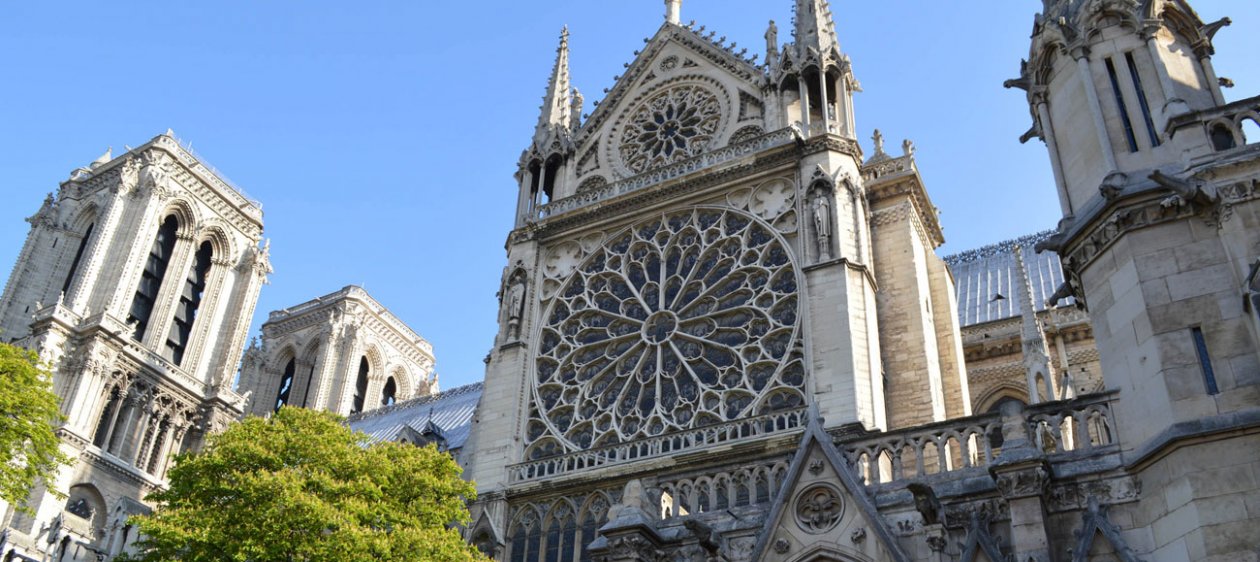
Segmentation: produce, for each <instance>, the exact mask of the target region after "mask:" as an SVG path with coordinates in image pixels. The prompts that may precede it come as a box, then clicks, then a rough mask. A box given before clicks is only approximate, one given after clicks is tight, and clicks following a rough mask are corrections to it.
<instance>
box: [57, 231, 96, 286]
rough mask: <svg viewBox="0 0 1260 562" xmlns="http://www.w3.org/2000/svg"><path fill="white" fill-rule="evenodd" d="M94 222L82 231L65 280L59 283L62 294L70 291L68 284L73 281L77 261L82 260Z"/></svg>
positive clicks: (77, 269)
mask: <svg viewBox="0 0 1260 562" xmlns="http://www.w3.org/2000/svg"><path fill="white" fill-rule="evenodd" d="M95 226H96V225H95V224H89V225H88V227H87V230H85V231H83V239H82V240H79V249H78V250H75V252H74V261H71V262H70V270H69V271H67V272H66V282H65V283H62V285H61V292H62V294H67V293H69V292H70V284H71V283H74V274H75V273H77V272H78V271H79V262H80V261H82V260H83V251H84V250H86V249H87V244H88V239H90V238H91V237H92V228H94V227H95Z"/></svg>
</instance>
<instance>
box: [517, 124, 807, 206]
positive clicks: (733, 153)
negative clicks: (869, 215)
mask: <svg viewBox="0 0 1260 562" xmlns="http://www.w3.org/2000/svg"><path fill="white" fill-rule="evenodd" d="M800 134H801V133H800V131H799V130H797V129H794V128H791V127H789V128H785V129H779V130H777V131H772V132H770V133H766V134H764V135H761V136H758V137H754V138H751V139H748V140H746V141H743V142H737V143H733V144H731V145H728V146H726V147H724V148H720V149H718V150H714V151H712V152H706V153H704V154H701V155H699V156H695V157H693V158H688V159H686V160H683V161H681V162H678V163H676V164H673V165H670V166H666V167H664V168H660V169H656V170H652V171H650V172H646V173H643V174H639V175H637V176H631V177H629V178H626V179H623V180H621V181H618V182H616V183H610V184H607V185H603V186H600V187H596V188H592V189H588V190H586V191H583V192H581V193H578V194H577V195H573V196H570V197H565V198H564V199H558V200H556V201H552V202H551V203H548V204H546V205H543V206H542V207H539V208H538V210H537V216H535V217H533V219H532V220H535V221H538V220H543V219H546V218H549V217H553V216H556V215H559V214H562V213H567V212H569V211H573V210H576V209H579V208H582V207H586V206H588V205H593V204H595V203H598V202H600V201H604V200H607V199H612V198H613V197H617V196H620V195H625V194H627V193H631V192H634V191H639V190H642V189H646V188H648V187H651V186H654V185H657V184H660V183H663V182H666V181H669V180H672V179H674V178H679V177H682V176H685V175H688V174H691V173H694V172H698V171H701V170H704V169H707V168H711V167H713V166H716V165H718V164H723V163H727V162H731V161H734V160H738V159H740V158H744V157H745V156H749V155H752V154H756V153H758V152H761V151H763V150H767V149H771V148H775V147H778V146H783V145H787V144H791V143H792V142H795V141H796V140H797V139H798V138H800Z"/></svg>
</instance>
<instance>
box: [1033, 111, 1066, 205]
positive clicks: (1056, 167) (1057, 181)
mask: <svg viewBox="0 0 1260 562" xmlns="http://www.w3.org/2000/svg"><path fill="white" fill-rule="evenodd" d="M1034 99H1035V100H1036V101H1035V102H1034V104H1035V105H1036V106H1037V119H1038V121H1040V122H1041V136H1042V138H1043V139H1044V140H1045V142H1046V148H1048V149H1050V150H1049V152H1050V169H1051V170H1052V171H1053V172H1054V185H1055V187H1058V188H1059V206H1060V207H1061V209H1062V211H1063V216H1065V217H1067V216H1072V215H1073V214H1075V213H1076V211H1075V210H1074V209H1073V208H1072V198H1071V196H1070V195H1068V191H1067V180H1065V179H1064V177H1063V159H1062V157H1061V156H1060V155H1059V141H1058V137H1057V136H1056V135H1055V134H1054V122H1053V121H1052V120H1051V119H1050V107H1049V106H1048V105H1047V101H1046V93H1045V89H1044V88H1042V90H1041V91H1039V92H1037V93H1036V94H1035V95H1034Z"/></svg>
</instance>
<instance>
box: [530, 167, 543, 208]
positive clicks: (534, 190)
mask: <svg viewBox="0 0 1260 562" xmlns="http://www.w3.org/2000/svg"><path fill="white" fill-rule="evenodd" d="M542 171H543V167H542V162H539V161H538V160H534V161H533V162H530V163H529V205H530V209H531V210H532V209H533V208H534V207H537V206H538V192H539V191H540V190H541V189H542Z"/></svg>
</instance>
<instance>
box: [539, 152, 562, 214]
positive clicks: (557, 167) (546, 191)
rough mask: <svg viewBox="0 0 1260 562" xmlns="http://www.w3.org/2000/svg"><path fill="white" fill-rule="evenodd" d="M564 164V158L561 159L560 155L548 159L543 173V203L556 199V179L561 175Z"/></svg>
mask: <svg viewBox="0 0 1260 562" xmlns="http://www.w3.org/2000/svg"><path fill="white" fill-rule="evenodd" d="M563 165H564V160H563V159H561V158H560V156H558V155H556V156H552V157H551V158H548V159H547V167H546V169H545V170H544V173H543V186H542V195H543V199H542V201H541V203H542V204H543V205H546V204H547V203H550V202H552V201H553V200H555V198H556V183H557V181H556V180H557V179H558V177H559V176H560V172H561V168H562V167H563Z"/></svg>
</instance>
